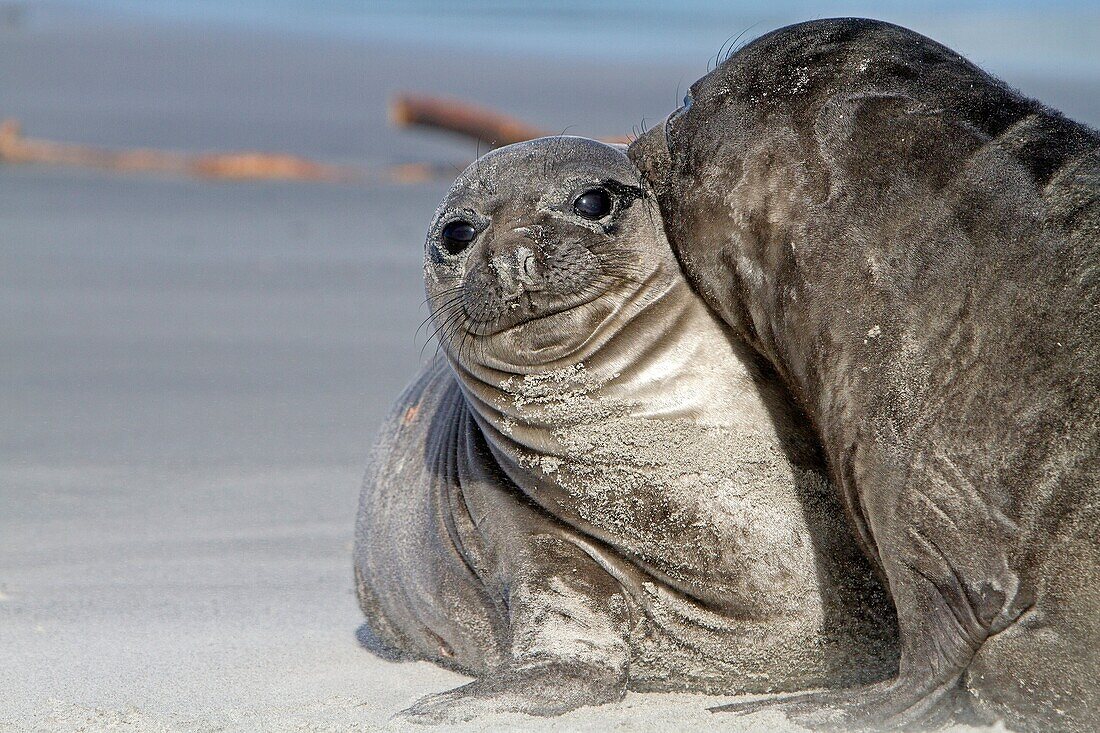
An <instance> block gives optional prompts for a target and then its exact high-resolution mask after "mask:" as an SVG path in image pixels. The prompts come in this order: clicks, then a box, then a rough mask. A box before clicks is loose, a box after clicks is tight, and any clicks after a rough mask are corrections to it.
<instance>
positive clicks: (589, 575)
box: [400, 532, 631, 723]
mask: <svg viewBox="0 0 1100 733" xmlns="http://www.w3.org/2000/svg"><path fill="white" fill-rule="evenodd" d="M501 560H502V564H503V565H504V567H503V571H504V576H505V577H506V578H508V582H506V583H505V587H507V589H508V590H507V593H508V596H507V603H506V605H507V608H508V616H509V619H508V620H509V625H510V627H511V639H512V644H511V646H512V648H511V659H510V660H509V662H507V663H506V664H505V665H504V666H502V667H500V668H498V669H496V670H493V671H492V672H490V673H488V674H486V675H484V676H483V677H482V678H481V679H478V680H476V681H475V682H471V683H470V684H468V685H464V686H462V687H459V688H456V689H454V690H450V691H448V692H444V693H440V694H437V695H431V696H429V697H426V698H424V699H422V700H420V701H419V702H417V703H416V704H415V705H413V706H412V707H411V708H409V709H408V710H406V711H404V712H403V713H401V714H400V717H401V718H402V719H404V720H406V721H410V722H422V723H442V722H455V721H460V720H469V719H471V718H475V717H477V716H480V715H488V714H491V713H507V712H514V713H526V714H527V715H540V716H552V715H560V714H562V713H565V712H568V711H570V710H575V709H576V708H579V707H583V706H585V705H602V704H604V703H608V702H616V701H618V700H621V699H622V697H623V695H624V694H625V692H626V680H627V670H628V667H629V660H630V653H629V647H628V645H627V636H628V634H629V632H630V608H631V605H630V603H629V602H628V601H627V599H626V597H625V596H624V594H623V591H622V588H621V587H620V586H619V584H618V583H617V582H616V581H615V580H614V579H613V578H612V577H611V576H610V575H609V574H608V573H607V571H606V570H605V569H604V568H603V567H602V566H601V565H600V564H599V563H598V562H596V561H595V560H594V559H593V558H592V557H590V556H589V555H588V554H587V553H586V552H585V551H584V550H583V549H581V547H580V546H578V544H577V543H576V539H575V538H573V537H570V536H568V535H567V534H566V533H564V532H563V533H562V534H560V535H559V534H557V533H544V532H534V533H531V534H528V535H526V536H524V537H522V541H518V542H516V543H515V544H514V545H512V547H511V548H510V553H509V555H508V557H507V558H504V557H502V558H501Z"/></svg>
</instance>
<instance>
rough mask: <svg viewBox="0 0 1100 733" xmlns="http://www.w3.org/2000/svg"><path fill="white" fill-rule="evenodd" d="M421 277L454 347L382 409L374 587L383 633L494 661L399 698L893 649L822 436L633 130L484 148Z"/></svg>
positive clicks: (777, 677)
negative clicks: (598, 138)
mask: <svg viewBox="0 0 1100 733" xmlns="http://www.w3.org/2000/svg"><path fill="white" fill-rule="evenodd" d="M424 274H425V283H426V289H427V293H428V304H429V306H430V308H431V312H432V315H433V317H434V319H435V322H436V323H437V325H438V328H439V329H440V332H439V339H440V342H441V345H442V347H443V351H444V352H445V354H446V360H445V361H441V362H437V363H435V364H433V365H432V366H430V367H428V368H427V369H425V370H423V371H422V373H421V374H420V375H419V377H418V378H417V380H416V381H415V383H414V384H413V385H412V386H411V387H410V388H409V389H408V391H406V392H405V394H404V395H403V396H402V397H401V399H400V401H399V402H398V405H397V407H396V409H395V410H394V412H393V414H392V416H391V418H390V420H389V422H388V423H387V424H386V426H385V427H384V428H383V430H382V434H381V438H380V441H379V443H378V446H377V447H376V449H375V452H374V455H373V458H372V461H371V467H370V469H369V471H368V475H367V478H366V483H365V487H364V490H363V495H362V501H361V504H360V510H359V522H358V530H357V549H356V559H355V569H356V574H357V579H358V593H359V598H360V602H361V605H362V607H363V610H364V611H365V613H366V616H367V627H368V628H367V632H368V633H367V634H365V636H366V637H367V638H368V639H369V640H370V641H369V643H370V644H372V645H374V646H375V647H383V648H385V649H388V650H390V651H391V652H395V653H397V654H398V655H403V656H404V657H406V658H414V659H426V660H430V661H433V662H437V663H439V664H442V665H445V666H448V667H452V668H455V669H458V670H461V671H464V672H467V673H469V674H472V675H475V676H476V677H478V679H477V681H475V682H472V683H470V684H468V685H466V686H464V687H460V688H458V689H457V690H454V691H451V692H448V693H443V694H441V695H435V696H432V697H429V698H426V699H424V700H422V701H421V702H419V703H417V704H416V705H415V706H414V707H412V708H411V709H410V710H409V711H407V712H406V714H405V715H406V717H408V718H411V719H413V720H419V721H454V720H458V719H462V718H469V717H471V716H474V715H478V714H480V713H488V712H500V711H519V712H524V713H532V714H538V715H551V714H557V713H561V712H564V711H566V710H570V709H573V708H576V707H578V706H581V705H590V704H598V703H602V702H607V701H612V700H617V699H619V698H621V697H622V695H623V692H624V690H625V689H626V688H627V687H630V688H632V689H639V690H673V689H677V690H700V691H713V692H723V693H731V692H748V691H753V692H759V691H766V690H790V689H797V688H805V687H806V686H822V685H842V684H853V683H854V682H855V680H856V679H857V678H861V677H862V678H864V679H865V680H866V679H868V678H870V679H883V678H887V677H889V676H890V675H892V674H893V673H894V671H895V670H896V661H897V657H896V643H895V642H896V636H895V634H896V627H895V625H894V621H893V618H892V610H891V609H890V606H889V602H888V600H887V599H886V595H885V592H884V591H883V590H882V588H881V586H880V585H879V584H878V582H877V580H876V579H875V577H874V573H873V571H872V570H871V568H870V565H869V564H868V563H867V562H866V559H865V558H864V557H863V556H862V553H860V551H859V549H858V547H857V546H856V543H855V542H854V538H853V537H852V536H851V534H850V531H849V530H848V529H847V526H846V523H845V520H844V516H843V509H842V508H841V506H840V504H839V502H838V501H837V500H836V498H835V492H834V491H833V490H832V489H831V488H830V487H829V486H828V485H827V484H826V483H825V481H824V480H823V479H822V477H821V474H820V473H819V471H818V468H819V465H820V464H819V458H818V456H819V453H818V451H817V448H816V445H815V444H813V443H812V442H810V441H807V440H806V435H805V434H804V433H803V432H801V430H800V427H799V425H800V424H801V422H800V419H799V416H798V415H797V414H796V413H795V412H794V410H793V409H792V407H791V405H790V403H789V402H788V401H787V400H786V398H785V396H784V395H783V394H782V393H781V392H779V391H777V390H776V388H774V387H773V386H769V383H768V382H766V381H764V380H762V379H761V375H760V374H759V373H758V371H757V368H756V366H755V365H754V364H753V363H752V361H751V359H749V358H748V357H746V354H745V352H744V351H742V350H741V348H742V347H739V346H738V345H737V344H736V342H735V341H734V340H733V339H731V336H730V334H729V332H728V329H727V328H726V327H725V326H724V325H723V324H722V323H721V322H720V321H718V319H717V318H716V317H715V316H714V315H713V314H712V313H711V312H710V310H709V309H708V308H707V307H706V305H705V304H704V303H703V302H702V301H701V300H700V299H699V298H698V296H696V295H695V294H694V293H693V292H692V291H691V289H690V288H689V287H688V285H687V282H686V281H685V280H684V278H683V275H682V273H681V272H680V269H679V266H678V265H677V263H676V260H675V257H674V256H673V254H672V250H671V249H670V248H669V246H668V242H667V240H666V239H665V238H664V234H663V231H662V228H661V223H660V220H659V217H658V214H657V207H656V203H655V202H654V201H653V199H652V198H651V197H647V196H646V194H645V192H644V191H643V189H642V188H641V187H640V186H639V180H638V173H637V171H636V170H635V169H634V168H633V166H631V164H630V162H629V160H628V159H627V157H626V155H625V152H624V151H623V150H622V149H619V148H614V147H610V146H607V145H603V144H601V143H598V142H595V141H591V140H585V139H582V138H569V137H562V138H547V139H543V140H538V141H533V142H529V143H523V144H520V145H514V146H510V147H507V148H503V149H501V150H498V151H495V152H493V153H491V154H489V155H487V156H485V157H484V158H482V159H481V160H479V161H478V162H477V163H476V164H474V165H473V166H471V167H470V168H469V169H468V170H467V171H466V172H465V173H464V174H463V175H462V176H461V177H460V178H459V179H458V181H457V182H456V183H455V185H454V186H453V188H452V189H451V191H450V193H448V194H447V196H446V198H445V199H444V200H443V203H442V204H441V205H440V207H439V210H438V212H437V214H436V216H435V220H434V221H433V223H432V225H431V228H430V229H429V231H428V236H427V247H426V257H425V265H424Z"/></svg>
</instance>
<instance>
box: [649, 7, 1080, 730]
mask: <svg viewBox="0 0 1100 733" xmlns="http://www.w3.org/2000/svg"><path fill="white" fill-rule="evenodd" d="M629 154H630V156H631V158H632V159H633V161H634V162H635V163H636V164H637V165H638V166H639V168H641V169H642V170H643V172H644V174H645V176H646V177H647V178H648V179H649V180H650V182H651V183H652V184H653V186H654V190H655V192H656V194H657V197H658V200H659V202H660V207H661V211H662V213H663V219H664V222H665V226H666V230H667V232H668V234H669V239H670V241H671V244H672V247H673V249H674V250H675V252H676V254H677V256H678V259H679V261H680V262H681V264H682V265H683V266H684V269H685V271H686V274H687V277H688V279H689V280H690V281H691V282H692V284H693V285H694V286H695V287H696V288H697V289H698V291H699V292H700V293H701V294H702V295H703V297H704V298H705V299H706V300H707V302H708V303H709V304H710V305H711V306H712V307H713V308H714V309H715V311H716V312H717V313H719V314H720V315H721V317H722V319H723V320H724V321H725V322H726V323H728V324H729V325H730V326H732V327H733V328H734V329H735V330H736V331H737V332H738V333H739V334H740V335H741V336H742V337H743V338H744V339H745V340H746V341H747V342H748V343H749V344H751V345H752V347H753V348H755V349H756V350H757V351H758V352H759V353H760V354H762V355H763V356H764V357H766V358H767V360H768V361H769V362H770V363H771V364H772V365H773V366H774V367H775V369H776V371H777V372H778V373H779V374H780V375H781V377H782V378H783V379H784V381H785V382H786V383H787V385H788V387H789V388H790V390H791V392H792V393H793V394H794V395H795V397H796V398H797V400H798V401H799V402H800V403H801V404H802V406H803V408H804V409H805V411H806V413H807V414H808V416H809V417H810V419H811V421H812V422H813V423H814V425H815V427H816V429H817V431H818V434H819V437H820V439H821V442H822V445H823V447H824V449H825V453H826V457H827V460H828V462H829V464H830V470H831V472H832V476H833V478H834V481H835V484H836V485H837V487H838V488H839V490H840V492H841V497H842V500H843V502H844V504H845V506H846V507H847V510H848V512H849V513H850V516H851V519H852V521H853V522H854V525H855V527H856V530H857V532H856V533H857V536H858V537H859V538H860V539H861V541H862V544H863V546H864V548H865V549H866V550H867V552H868V553H869V554H870V555H871V556H872V557H873V558H874V559H875V561H876V562H877V564H878V565H879V566H880V568H881V570H882V571H883V572H884V573H885V576H886V578H887V579H888V580H889V587H890V591H891V594H892V596H893V600H894V604H895V606H896V607H897V613H898V622H899V625H900V631H901V646H902V652H901V655H902V656H901V669H900V676H899V677H898V678H897V679H896V680H894V681H892V682H889V683H885V684H882V685H878V686H872V687H870V688H868V689H864V690H862V691H860V692H858V693H853V692H844V693H835V692H833V693H824V694H821V695H811V696H809V697H806V698H803V699H801V700H795V701H793V702H787V703H781V705H782V706H783V707H785V708H786V709H787V711H788V713H789V714H790V715H791V716H792V717H794V718H796V719H797V720H798V721H799V722H802V723H804V724H812V725H830V724H842V725H844V724H867V723H873V724H876V725H882V726H885V727H915V726H916V727H920V726H926V725H932V724H935V723H937V722H939V721H941V720H943V719H945V718H947V717H950V716H952V715H953V714H959V715H963V714H973V713H974V712H977V713H979V714H980V718H988V717H1000V718H1003V719H1004V720H1005V722H1006V723H1007V724H1008V725H1009V727H1011V728H1013V729H1029V730H1071V731H1077V730H1080V731H1084V730H1098V729H1100V136H1098V134H1097V133H1096V132H1095V131H1094V130H1091V129H1089V128H1087V127H1085V126H1083V125H1080V124H1077V123H1074V122H1072V121H1070V120H1067V119H1066V118H1064V117H1062V116H1061V115H1059V114H1058V113H1057V112H1054V111H1051V110H1049V109H1047V108H1045V107H1043V106H1042V105H1041V104H1039V103H1038V102H1035V101H1032V100H1029V99H1025V98H1024V97H1021V96H1020V95H1019V94H1017V93H1015V92H1014V91H1012V90H1010V89H1009V88H1007V87H1006V86H1005V85H1004V84H1002V83H1001V82H999V81H997V80H996V79H993V78H992V77H990V76H989V75H987V74H985V73H983V72H982V71H981V70H979V69H978V68H976V67H975V66H973V65H972V64H970V63H969V62H967V61H966V60H965V59H963V58H961V57H960V56H958V55H956V54H955V53H953V52H951V51H950V50H948V49H946V48H944V47H943V46H941V45H939V44H937V43H934V42H933V41H931V40H929V39H927V38H925V37H923V36H920V35H918V34H917V33H914V32H912V31H908V30H905V29H904V28H899V27H897V26H893V25H888V24H886V23H879V22H875V21H868V20H858V19H840V20H823V21H815V22H810V23H804V24H800V25H795V26H791V27H788V28H784V29H782V30H779V31H776V32H774V33H771V34H769V35H766V36H764V37H762V38H760V39H758V40H756V41H754V42H753V43H750V44H749V45H747V46H745V47H744V48H743V49H742V50H741V51H739V52H738V53H736V54H734V55H733V56H732V57H730V58H729V59H728V60H726V61H725V62H724V63H723V64H722V65H721V66H719V68H718V69H717V70H716V71H714V72H712V73H711V74H709V75H707V76H706V77H704V78H702V79H701V80H699V81H698V82H696V83H695V84H694V85H693V86H692V88H691V92H690V94H689V97H688V99H687V100H686V102H685V106H684V107H682V108H681V109H679V110H678V111H676V112H674V113H673V114H672V115H671V116H670V117H669V119H668V120H667V121H666V122H665V123H663V124H662V125H661V126H659V127H657V128H654V129H653V130H652V131H650V132H649V133H647V134H646V135H644V136H642V137H641V138H640V139H639V140H637V141H636V142H635V143H634V145H633V146H632V148H631V150H630V151H629ZM968 708H970V710H967V709H968Z"/></svg>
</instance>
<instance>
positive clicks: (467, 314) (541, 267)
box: [424, 137, 674, 366]
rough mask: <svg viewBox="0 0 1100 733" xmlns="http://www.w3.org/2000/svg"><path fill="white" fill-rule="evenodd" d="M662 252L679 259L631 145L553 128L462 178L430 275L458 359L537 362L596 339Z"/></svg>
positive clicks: (442, 328) (428, 251)
mask: <svg viewBox="0 0 1100 733" xmlns="http://www.w3.org/2000/svg"><path fill="white" fill-rule="evenodd" d="M639 202H641V203H639ZM660 245H663V247H662V246H660ZM662 262H665V263H671V264H673V265H674V260H673V259H672V256H671V252H670V251H669V250H668V248H667V244H665V241H664V239H663V233H662V232H661V227H660V223H659V218H658V216H657V213H656V206H655V205H653V202H652V200H651V199H650V200H647V199H646V198H645V193H644V191H643V189H642V187H641V185H640V179H639V174H638V172H637V171H636V169H635V168H634V167H633V165H632V164H631V163H630V161H629V159H628V158H627V157H626V154H625V153H624V152H623V151H622V150H621V149H619V148H616V147H612V146H610V145H605V144H603V143H600V142H597V141H594V140H587V139H584V138H576V137H554V138H543V139H540V140H532V141H529V142H525V143H519V144H517V145H510V146H508V147H505V148H501V149H499V150H496V151H493V152H492V153H489V154H488V155H485V156H484V157H482V158H480V159H479V160H478V161H476V162H475V163H474V164H472V165H471V166H470V167H469V168H467V169H466V170H465V171H464V172H463V173H462V175H461V176H459V178H458V180H457V181H456V182H455V184H454V186H452V188H451V190H450V191H449V192H448V194H447V196H446V197H445V198H444V199H443V202H442V203H441V204H440V206H439V209H438V211H437V212H436V216H435V219H434V220H433V222H432V225H431V226H430V227H429V229H428V235H427V242H426V245H425V264H424V282H425V287H426V290H427V295H428V302H429V306H430V308H431V311H432V314H433V316H434V318H435V323H436V328H437V329H438V331H439V333H438V335H439V338H440V342H441V344H442V345H443V348H444V349H445V350H446V351H447V353H448V354H449V355H450V356H451V357H452V359H456V360H459V361H463V360H465V361H470V360H473V359H482V358H484V357H486V356H489V357H492V356H493V355H496V357H497V358H498V359H502V360H504V361H506V362H507V363H509V364H511V365H518V366H530V365H536V364H546V363H548V362H551V361H554V360H556V359H560V358H562V357H564V356H567V355H568V354H570V353H571V352H572V351H573V350H574V349H575V348H577V347H578V346H579V345H581V344H582V343H584V342H585V341H586V340H587V339H589V338H591V337H592V336H593V335H594V334H595V333H596V332H597V331H598V330H599V329H600V328H601V327H603V326H604V325H605V324H606V323H607V321H608V320H609V318H611V317H612V316H613V315H614V314H615V313H617V312H618V311H619V310H620V309H621V308H622V306H623V304H624V303H625V302H626V301H628V300H629V299H630V297H631V294H632V293H633V292H635V291H636V290H637V289H638V288H639V286H640V285H641V283H643V282H646V281H647V280H648V279H650V278H652V277H653V276H654V275H655V274H656V273H657V272H658V271H659V270H661V264H662Z"/></svg>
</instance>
